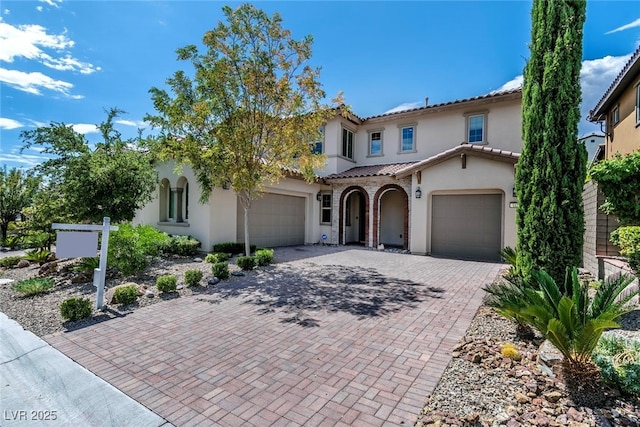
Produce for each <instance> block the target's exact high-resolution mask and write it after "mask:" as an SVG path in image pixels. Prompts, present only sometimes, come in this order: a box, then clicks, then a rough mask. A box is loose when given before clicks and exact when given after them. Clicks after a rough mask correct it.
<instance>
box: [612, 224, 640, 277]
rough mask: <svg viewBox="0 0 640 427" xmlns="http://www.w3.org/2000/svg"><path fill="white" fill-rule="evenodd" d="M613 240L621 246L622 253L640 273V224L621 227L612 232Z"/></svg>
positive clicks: (637, 272) (636, 271) (634, 269)
mask: <svg viewBox="0 0 640 427" xmlns="http://www.w3.org/2000/svg"><path fill="white" fill-rule="evenodd" d="M611 241H612V242H613V243H614V244H616V245H617V246H619V247H620V254H621V255H623V256H625V257H626V258H627V260H628V261H629V266H630V267H631V269H633V271H634V272H635V273H636V274H638V275H640V226H626V227H620V228H618V229H616V230H614V231H613V233H611Z"/></svg>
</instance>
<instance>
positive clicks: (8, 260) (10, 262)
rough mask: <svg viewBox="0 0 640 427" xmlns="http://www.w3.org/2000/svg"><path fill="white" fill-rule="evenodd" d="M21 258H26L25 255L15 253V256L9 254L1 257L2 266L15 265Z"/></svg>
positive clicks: (0, 264) (0, 263) (0, 265)
mask: <svg viewBox="0 0 640 427" xmlns="http://www.w3.org/2000/svg"><path fill="white" fill-rule="evenodd" d="M21 259H24V257H22V256H19V255H13V256H8V257H6V258H2V259H0V267H4V268H11V267H15V266H16V264H17V263H19V262H20V260H21Z"/></svg>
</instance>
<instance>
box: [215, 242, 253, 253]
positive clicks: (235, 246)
mask: <svg viewBox="0 0 640 427" xmlns="http://www.w3.org/2000/svg"><path fill="white" fill-rule="evenodd" d="M249 250H250V251H251V253H254V252H255V251H256V245H249ZM213 252H224V253H226V254H232V255H233V254H243V253H244V243H235V242H224V243H216V244H215V245H213Z"/></svg>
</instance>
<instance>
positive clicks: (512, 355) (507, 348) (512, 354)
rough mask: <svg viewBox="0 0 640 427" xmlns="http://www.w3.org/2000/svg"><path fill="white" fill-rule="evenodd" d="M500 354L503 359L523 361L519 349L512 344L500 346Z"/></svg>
mask: <svg viewBox="0 0 640 427" xmlns="http://www.w3.org/2000/svg"><path fill="white" fill-rule="evenodd" d="M500 354H501V355H502V357H508V358H509V359H512V360H515V361H518V360H521V359H522V356H520V352H519V351H518V348H517V347H516V346H515V345H513V344H511V343H505V344H503V345H502V346H500Z"/></svg>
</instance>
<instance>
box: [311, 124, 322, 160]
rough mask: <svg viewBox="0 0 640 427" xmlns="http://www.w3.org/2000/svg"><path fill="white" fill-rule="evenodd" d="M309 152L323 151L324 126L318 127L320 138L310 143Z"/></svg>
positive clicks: (317, 152) (319, 152) (320, 152)
mask: <svg viewBox="0 0 640 427" xmlns="http://www.w3.org/2000/svg"><path fill="white" fill-rule="evenodd" d="M311 152H312V153H313V154H322V153H324V126H321V127H320V138H319V139H318V140H317V141H316V142H314V143H313V144H312V146H311Z"/></svg>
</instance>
